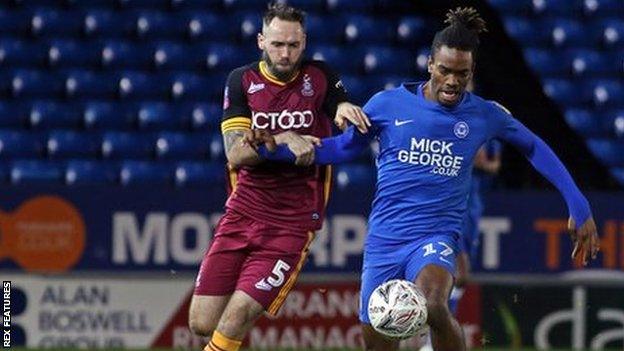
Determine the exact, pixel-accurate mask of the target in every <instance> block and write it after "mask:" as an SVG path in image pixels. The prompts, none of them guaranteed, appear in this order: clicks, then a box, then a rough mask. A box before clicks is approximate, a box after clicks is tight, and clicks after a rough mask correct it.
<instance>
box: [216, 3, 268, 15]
mask: <svg viewBox="0 0 624 351" xmlns="http://www.w3.org/2000/svg"><path fill="white" fill-rule="evenodd" d="M223 5H224V6H225V9H226V10H227V11H251V12H255V13H257V14H258V16H260V13H262V11H264V10H266V8H267V4H266V2H264V1H257V0H225V1H223Z"/></svg>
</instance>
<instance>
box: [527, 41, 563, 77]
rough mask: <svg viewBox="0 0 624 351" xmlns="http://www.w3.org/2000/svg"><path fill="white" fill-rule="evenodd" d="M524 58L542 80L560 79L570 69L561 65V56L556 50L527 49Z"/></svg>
mask: <svg viewBox="0 0 624 351" xmlns="http://www.w3.org/2000/svg"><path fill="white" fill-rule="evenodd" d="M524 58H525V60H526V62H527V63H528V65H529V66H530V67H531V69H533V71H535V72H537V73H538V74H539V75H540V76H541V77H542V78H560V77H562V76H564V75H565V74H566V73H568V72H569V71H568V67H566V66H565V65H562V64H561V62H562V57H561V54H560V53H559V52H558V51H555V50H548V49H538V48H527V49H525V50H524Z"/></svg>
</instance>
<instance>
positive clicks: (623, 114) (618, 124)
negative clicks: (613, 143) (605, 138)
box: [609, 111, 624, 138]
mask: <svg viewBox="0 0 624 351" xmlns="http://www.w3.org/2000/svg"><path fill="white" fill-rule="evenodd" d="M609 122H611V123H609V124H610V125H611V126H612V128H613V132H614V133H615V135H616V136H617V137H618V138H624V111H620V112H619V113H617V114H615V115H613V116H612V119H609Z"/></svg>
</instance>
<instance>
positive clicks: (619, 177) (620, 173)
mask: <svg viewBox="0 0 624 351" xmlns="http://www.w3.org/2000/svg"><path fill="white" fill-rule="evenodd" d="M611 175H613V178H615V180H616V181H617V182H618V183H620V185H624V167H623V168H612V169H611Z"/></svg>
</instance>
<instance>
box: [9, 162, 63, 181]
mask: <svg viewBox="0 0 624 351" xmlns="http://www.w3.org/2000/svg"><path fill="white" fill-rule="evenodd" d="M64 178H65V172H64V167H63V163H61V162H55V161H47V160H18V161H15V162H13V163H12V165H11V183H12V184H14V185H29V184H61V183H63V182H64Z"/></svg>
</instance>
